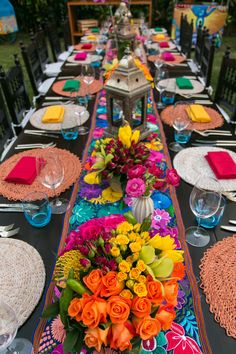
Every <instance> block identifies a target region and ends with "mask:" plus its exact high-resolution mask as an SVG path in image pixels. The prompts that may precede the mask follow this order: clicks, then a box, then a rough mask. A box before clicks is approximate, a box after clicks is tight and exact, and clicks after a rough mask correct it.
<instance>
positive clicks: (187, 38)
mask: <svg viewBox="0 0 236 354" xmlns="http://www.w3.org/2000/svg"><path fill="white" fill-rule="evenodd" d="M192 37H193V20H191V22H190V23H188V20H187V15H185V16H182V15H181V29H180V47H181V52H182V53H183V54H185V55H186V56H187V58H190V56H191V49H192Z"/></svg>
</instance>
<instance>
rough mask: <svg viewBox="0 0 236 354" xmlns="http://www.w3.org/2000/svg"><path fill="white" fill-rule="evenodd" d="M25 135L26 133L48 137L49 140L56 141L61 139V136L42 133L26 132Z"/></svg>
mask: <svg viewBox="0 0 236 354" xmlns="http://www.w3.org/2000/svg"><path fill="white" fill-rule="evenodd" d="M24 133H25V134H26V135H37V136H46V137H48V138H56V139H58V138H59V136H58V135H56V134H54V135H53V134H46V133H40V132H25V131H24Z"/></svg>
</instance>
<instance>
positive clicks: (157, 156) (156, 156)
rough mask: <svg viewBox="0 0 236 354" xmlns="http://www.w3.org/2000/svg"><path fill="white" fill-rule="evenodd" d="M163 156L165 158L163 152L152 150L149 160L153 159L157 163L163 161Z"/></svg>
mask: <svg viewBox="0 0 236 354" xmlns="http://www.w3.org/2000/svg"><path fill="white" fill-rule="evenodd" d="M163 158H164V155H163V153H162V152H159V151H155V150H150V155H149V157H148V160H149V161H152V162H155V163H160V162H162V160H163Z"/></svg>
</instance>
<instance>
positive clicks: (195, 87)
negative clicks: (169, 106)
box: [160, 78, 205, 95]
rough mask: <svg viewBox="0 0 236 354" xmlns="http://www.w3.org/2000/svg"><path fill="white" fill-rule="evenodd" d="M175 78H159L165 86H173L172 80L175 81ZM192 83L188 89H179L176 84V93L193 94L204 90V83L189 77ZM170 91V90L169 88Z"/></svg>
mask: <svg viewBox="0 0 236 354" xmlns="http://www.w3.org/2000/svg"><path fill="white" fill-rule="evenodd" d="M175 80H176V79H175V78H169V79H165V80H161V81H160V82H161V83H162V84H164V85H165V86H166V87H167V85H168V86H170V87H174V82H175ZM189 80H190V81H191V83H192V85H193V88H192V89H190V90H182V89H179V88H178V86H177V85H176V93H177V94H180V95H182V94H184V95H186V94H190V95H191V94H194V93H200V92H202V91H203V90H204V88H205V85H204V84H203V83H201V82H199V81H197V80H194V79H189ZM170 91H171V90H170Z"/></svg>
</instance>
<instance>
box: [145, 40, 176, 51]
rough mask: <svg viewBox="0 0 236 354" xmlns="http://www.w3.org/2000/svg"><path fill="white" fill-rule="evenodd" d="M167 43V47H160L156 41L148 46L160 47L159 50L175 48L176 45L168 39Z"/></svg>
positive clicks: (152, 47)
mask: <svg viewBox="0 0 236 354" xmlns="http://www.w3.org/2000/svg"><path fill="white" fill-rule="evenodd" d="M167 43H168V44H169V47H167V48H160V47H159V44H158V43H152V44H150V48H151V49H160V50H163V51H168V50H173V49H175V48H176V45H175V44H174V43H173V42H171V41H168V42H167Z"/></svg>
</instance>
